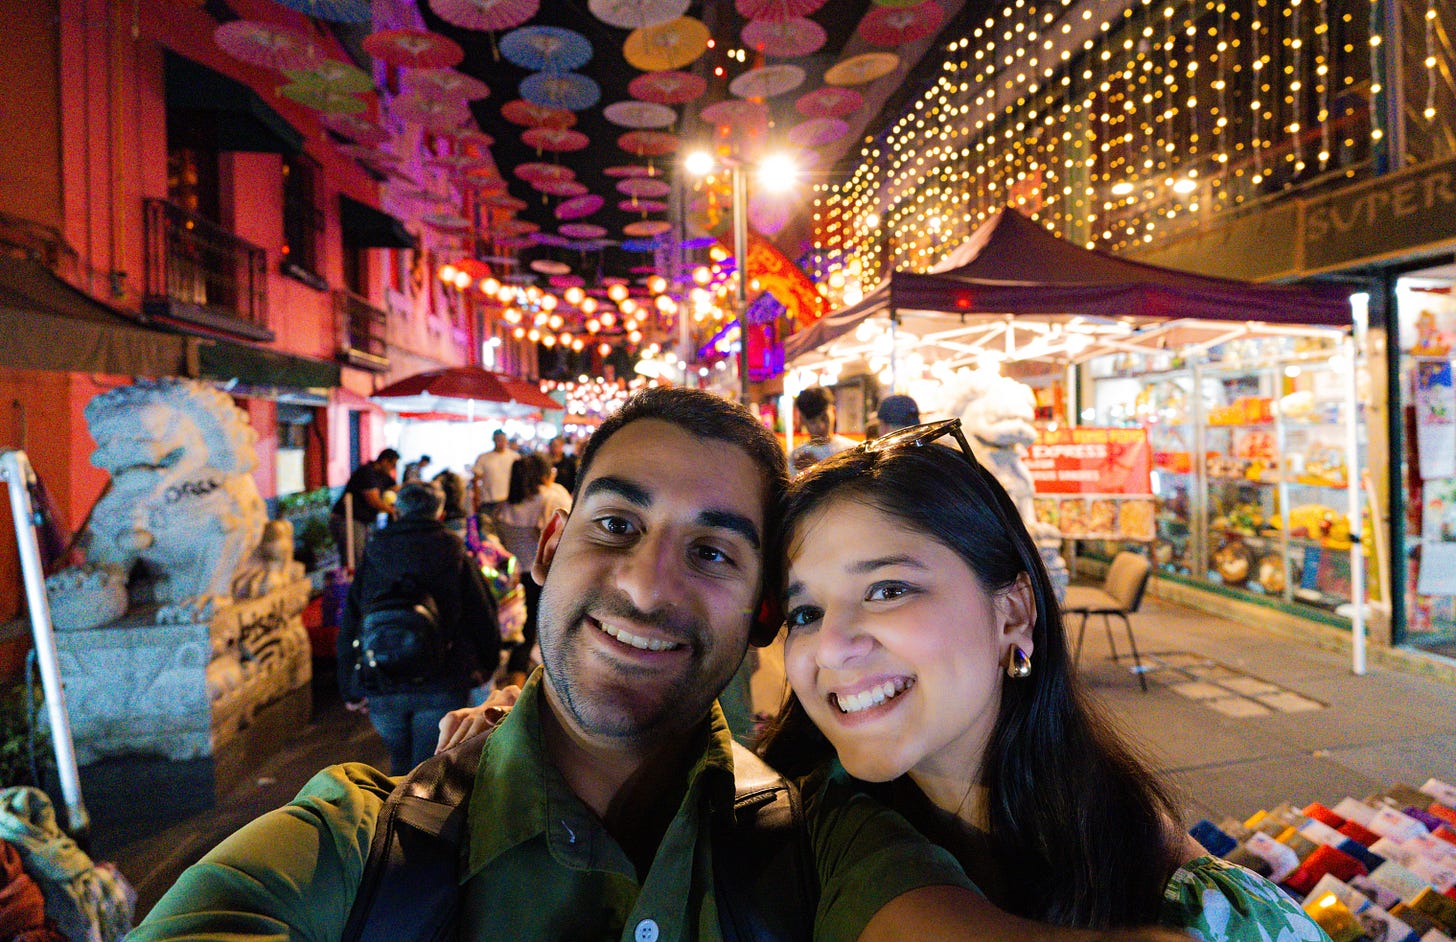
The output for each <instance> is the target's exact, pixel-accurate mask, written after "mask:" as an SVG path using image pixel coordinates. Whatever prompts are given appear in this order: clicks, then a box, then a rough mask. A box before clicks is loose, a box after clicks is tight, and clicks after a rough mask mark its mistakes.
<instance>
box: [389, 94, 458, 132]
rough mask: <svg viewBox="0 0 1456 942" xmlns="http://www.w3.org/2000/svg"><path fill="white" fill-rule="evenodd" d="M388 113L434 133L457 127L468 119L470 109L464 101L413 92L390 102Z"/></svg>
mask: <svg viewBox="0 0 1456 942" xmlns="http://www.w3.org/2000/svg"><path fill="white" fill-rule="evenodd" d="M389 113H390V114H392V115H394V117H396V118H398V119H399V120H401V121H404V122H406V123H407V124H418V125H421V126H423V127H425V128H426V129H428V130H430V131H434V132H436V133H439V132H445V131H451V130H454V129H456V128H459V127H460V126H461V125H462V124H464V123H465V122H466V121H468V120H469V119H470V109H469V108H467V107H466V106H465V103H464V102H460V101H442V100H440V99H437V98H426V97H425V96H424V95H420V94H417V93H414V92H408V93H406V94H403V95H400V96H398V97H397V98H395V99H394V101H392V102H390V103H389Z"/></svg>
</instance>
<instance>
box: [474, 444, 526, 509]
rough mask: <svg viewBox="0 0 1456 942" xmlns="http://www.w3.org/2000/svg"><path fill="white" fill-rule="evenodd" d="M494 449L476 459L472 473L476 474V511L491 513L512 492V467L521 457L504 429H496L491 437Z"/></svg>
mask: <svg viewBox="0 0 1456 942" xmlns="http://www.w3.org/2000/svg"><path fill="white" fill-rule="evenodd" d="M491 442H492V444H493V447H492V448H491V450H490V451H487V452H483V453H481V455H480V457H478V458H476V459H475V466H474V468H473V469H472V471H473V472H474V474H475V503H476V509H478V510H485V511H490V510H491V509H493V508H494V507H495V505H496V504H499V503H500V502H501V501H503V500H505V499H506V496H507V495H508V494H510V492H511V465H513V464H515V463H516V459H518V458H520V457H521V455H520V453H519V452H517V451H516V450H515V449H513V448H511V446H510V443H509V442H507V441H506V433H505V431H504V430H503V429H496V430H495V432H494V433H493V434H492V435H491Z"/></svg>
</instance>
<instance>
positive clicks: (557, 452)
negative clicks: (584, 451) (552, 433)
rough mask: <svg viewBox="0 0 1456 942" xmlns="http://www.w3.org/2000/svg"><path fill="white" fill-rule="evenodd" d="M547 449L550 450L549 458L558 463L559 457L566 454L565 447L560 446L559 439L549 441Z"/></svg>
mask: <svg viewBox="0 0 1456 942" xmlns="http://www.w3.org/2000/svg"><path fill="white" fill-rule="evenodd" d="M547 447H549V448H550V450H551V457H552V458H553V459H555V460H558V461H559V460H560V459H561V456H562V455H564V454H566V446H564V445H562V444H561V439H559V438H553V439H551V444H550V445H549V446H547Z"/></svg>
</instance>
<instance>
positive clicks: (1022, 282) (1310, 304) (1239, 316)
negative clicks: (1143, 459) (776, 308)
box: [784, 208, 1351, 360]
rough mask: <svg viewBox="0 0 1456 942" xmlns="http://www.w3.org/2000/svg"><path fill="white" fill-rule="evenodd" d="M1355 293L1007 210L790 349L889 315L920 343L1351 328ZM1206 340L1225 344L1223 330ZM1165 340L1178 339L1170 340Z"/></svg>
mask: <svg viewBox="0 0 1456 942" xmlns="http://www.w3.org/2000/svg"><path fill="white" fill-rule="evenodd" d="M1350 292H1351V289H1350V287H1349V286H1341V285H1333V284H1319V285H1265V284H1254V283H1250V282H1242V281H1234V280H1230V279H1226V278H1213V277H1209V276H1207V275H1195V274H1192V273H1189V272H1182V271H1177V270H1175V269H1171V268H1159V267H1157V266H1154V265H1146V264H1143V263H1141V262H1133V261H1129V260H1127V259H1122V258H1118V257H1117V256H1114V255H1110V254H1108V253H1106V252H1101V251H1097V250H1094V249H1085V248H1082V247H1080V246H1077V245H1073V244H1072V243H1071V242H1068V241H1066V240H1065V239H1062V238H1060V237H1058V236H1056V235H1053V234H1052V233H1051V232H1049V231H1048V230H1047V229H1046V228H1044V227H1043V226H1042V225H1041V224H1040V223H1037V222H1035V221H1033V220H1031V219H1029V218H1027V217H1026V216H1024V215H1022V214H1021V213H1019V212H1017V211H1016V210H1015V209H1011V208H1006V209H1002V210H1000V211H998V212H997V213H996V214H995V215H993V216H992V217H991V218H990V219H988V220H987V221H986V222H985V223H984V224H983V225H982V226H981V227H980V228H979V229H977V230H976V231H975V232H974V233H973V234H972V235H971V237H970V238H969V239H967V240H966V241H965V242H964V243H962V244H961V245H960V246H959V247H957V248H956V249H955V250H954V251H953V252H951V253H950V255H949V256H947V257H946V259H945V261H943V262H942V263H941V264H940V265H938V266H936V269H935V270H933V271H931V272H929V273H926V274H917V273H915V272H907V271H896V272H892V273H891V274H890V277H889V278H888V279H886V281H885V282H884V283H882V284H881V285H880V286H879V287H878V288H876V289H875V290H874V291H873V292H871V293H870V294H869V295H868V296H866V297H865V298H864V300H862V301H861V302H860V303H858V304H855V305H853V306H851V307H848V308H845V309H844V310H842V311H837V312H835V313H834V314H831V315H828V316H826V317H824V318H822V319H820V320H819V321H817V322H816V323H815V324H814V325H813V326H812V327H810V328H808V329H807V330H803V331H800V332H799V333H797V334H795V335H793V336H792V337H790V338H789V339H788V340H787V341H786V342H785V345H784V346H785V354H786V356H787V358H788V359H789V360H793V359H795V358H796V357H798V356H799V355H801V354H803V353H806V352H808V351H810V350H815V349H817V348H820V347H823V346H825V345H826V344H829V343H830V342H832V341H834V340H836V339H837V338H839V337H842V336H843V335H845V334H846V333H848V332H850V331H852V330H854V329H855V327H857V326H858V325H859V324H861V323H863V322H864V321H866V320H868V319H869V318H871V317H875V316H876V315H889V314H894V315H895V316H896V317H898V318H900V319H902V321H903V320H904V319H907V318H917V319H920V320H922V321H923V323H921V324H918V325H916V326H915V327H914V328H912V329H913V330H914V332H915V333H917V334H922V333H925V332H933V331H937V330H944V329H946V328H948V327H950V326H952V325H955V324H957V323H958V322H961V323H964V322H965V321H966V320H967V319H968V318H970V317H971V316H973V315H980V316H988V315H989V316H1001V317H1007V316H1009V317H1012V318H1016V317H1037V316H1040V317H1053V318H1058V319H1062V320H1065V319H1066V318H1068V317H1077V318H1082V319H1083V323H1086V324H1092V323H1094V322H1095V321H1097V320H1098V319H1102V320H1104V321H1106V322H1107V323H1109V324H1115V325H1119V327H1118V331H1121V332H1130V331H1132V330H1133V329H1135V328H1139V327H1147V326H1148V325H1149V324H1153V323H1156V322H1169V321H1177V322H1179V323H1180V324H1186V323H1187V322H1189V321H1205V322H1213V323H1214V324H1216V323H1217V322H1224V323H1226V324H1227V323H1239V324H1247V323H1249V322H1259V323H1263V324H1273V325H1303V326H1316V327H1326V328H1343V327H1348V326H1349V324H1350V302H1349V297H1350ZM1151 329H1157V328H1156V327H1153V328H1151ZM1118 331H1113V332H1118ZM1205 333H1209V334H1210V335H1211V336H1219V335H1220V331H1219V329H1218V328H1217V326H1211V327H1210V328H1209V329H1208V330H1207V331H1205ZM1162 339H1163V340H1164V341H1165V342H1166V341H1167V340H1169V337H1168V336H1167V332H1166V331H1164V335H1163V337H1162ZM1169 345H1171V344H1169ZM1083 349H1086V348H1083Z"/></svg>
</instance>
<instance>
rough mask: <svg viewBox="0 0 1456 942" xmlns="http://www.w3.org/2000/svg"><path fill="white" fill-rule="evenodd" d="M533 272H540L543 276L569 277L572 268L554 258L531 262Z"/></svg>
mask: <svg viewBox="0 0 1456 942" xmlns="http://www.w3.org/2000/svg"><path fill="white" fill-rule="evenodd" d="M531 270H532V271H538V272H540V273H541V274H543V275H569V274H571V266H570V265H568V264H566V263H565V262H558V261H556V259H554V258H538V259H534V260H532V262H531Z"/></svg>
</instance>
